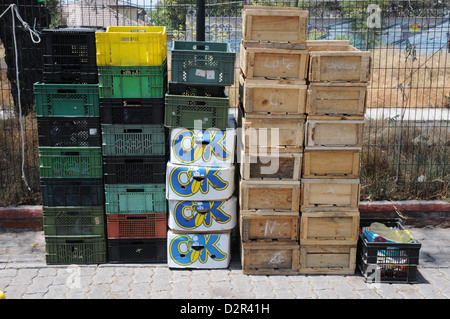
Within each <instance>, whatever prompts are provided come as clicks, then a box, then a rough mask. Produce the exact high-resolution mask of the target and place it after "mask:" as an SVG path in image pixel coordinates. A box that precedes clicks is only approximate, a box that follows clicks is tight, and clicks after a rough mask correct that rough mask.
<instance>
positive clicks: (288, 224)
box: [239, 211, 300, 242]
mask: <svg viewBox="0 0 450 319" xmlns="http://www.w3.org/2000/svg"><path fill="white" fill-rule="evenodd" d="M299 222H300V214H299V213H298V212H286V213H283V212H263V213H255V212H247V211H241V213H240V223H239V227H240V234H241V240H242V241H243V242H254V241H258V242H259V241H261V242H297V241H298V229H299Z"/></svg>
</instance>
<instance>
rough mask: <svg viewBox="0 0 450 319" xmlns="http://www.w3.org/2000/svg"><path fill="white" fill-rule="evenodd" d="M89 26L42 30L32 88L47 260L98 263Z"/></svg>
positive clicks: (98, 185) (97, 162)
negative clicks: (38, 72)
mask: <svg viewBox="0 0 450 319" xmlns="http://www.w3.org/2000/svg"><path fill="white" fill-rule="evenodd" d="M96 31H99V32H100V30H98V29H91V28H60V29H45V30H43V32H42V39H43V43H44V56H43V58H44V70H43V74H44V83H35V85H34V91H35V99H36V116H37V120H38V134H39V158H40V176H41V189H42V202H43V217H44V220H43V222H44V235H45V241H46V261H47V263H48V264H88V263H103V262H106V237H105V221H104V192H103V180H102V154H101V131H100V114H99V98H98V82H97V65H96V58H95V54H96V50H95V32H96Z"/></svg>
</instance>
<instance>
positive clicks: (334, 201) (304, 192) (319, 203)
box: [301, 178, 360, 210]
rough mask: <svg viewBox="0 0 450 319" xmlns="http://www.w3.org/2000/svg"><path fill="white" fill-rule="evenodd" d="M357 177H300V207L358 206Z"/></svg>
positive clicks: (358, 186)
mask: <svg viewBox="0 0 450 319" xmlns="http://www.w3.org/2000/svg"><path fill="white" fill-rule="evenodd" d="M359 192H360V181H359V178H352V179H342V178H327V179H323V178H302V180H301V198H302V199H301V209H302V210H304V209H305V210H306V209H310V208H316V209H321V208H323V207H358V205H359Z"/></svg>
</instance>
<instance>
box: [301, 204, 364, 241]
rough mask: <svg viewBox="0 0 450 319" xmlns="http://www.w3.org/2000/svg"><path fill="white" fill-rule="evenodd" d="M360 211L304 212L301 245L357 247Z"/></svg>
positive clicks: (302, 215) (302, 214)
mask: <svg viewBox="0 0 450 319" xmlns="http://www.w3.org/2000/svg"><path fill="white" fill-rule="evenodd" d="M359 216H360V214H359V211H358V209H357V208H356V209H353V210H349V211H334V212H321V211H318V212H302V213H301V219H300V244H301V245H349V244H350V245H352V244H354V245H356V244H357V242H358V229H359Z"/></svg>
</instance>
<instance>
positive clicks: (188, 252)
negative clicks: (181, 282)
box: [165, 41, 237, 269]
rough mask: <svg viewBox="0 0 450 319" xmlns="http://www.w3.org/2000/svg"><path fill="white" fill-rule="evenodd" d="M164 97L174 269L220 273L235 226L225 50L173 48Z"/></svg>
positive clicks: (229, 61)
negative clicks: (168, 138)
mask: <svg viewBox="0 0 450 319" xmlns="http://www.w3.org/2000/svg"><path fill="white" fill-rule="evenodd" d="M171 54H172V58H171V81H170V82H169V89H168V92H167V94H166V97H165V125H166V127H168V128H169V129H170V141H169V145H170V146H169V148H170V161H169V162H168V164H167V182H166V189H167V192H166V194H167V199H168V200H169V231H168V233H167V259H168V265H169V267H172V268H209V269H211V268H226V267H228V265H229V262H230V251H231V249H230V247H231V231H232V230H233V229H234V227H235V225H236V222H237V220H236V208H237V199H236V197H235V196H233V194H234V190H235V176H234V172H235V167H234V148H235V139H236V131H235V123H234V121H233V120H230V123H229V104H230V102H229V98H228V96H227V95H226V93H225V88H226V86H228V85H232V84H233V83H234V64H235V53H233V52H231V49H230V46H229V44H227V43H211V42H192V41H174V42H173V47H172V52H171Z"/></svg>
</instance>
